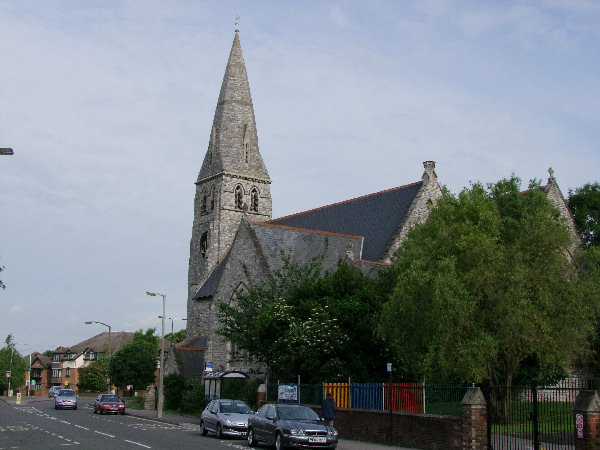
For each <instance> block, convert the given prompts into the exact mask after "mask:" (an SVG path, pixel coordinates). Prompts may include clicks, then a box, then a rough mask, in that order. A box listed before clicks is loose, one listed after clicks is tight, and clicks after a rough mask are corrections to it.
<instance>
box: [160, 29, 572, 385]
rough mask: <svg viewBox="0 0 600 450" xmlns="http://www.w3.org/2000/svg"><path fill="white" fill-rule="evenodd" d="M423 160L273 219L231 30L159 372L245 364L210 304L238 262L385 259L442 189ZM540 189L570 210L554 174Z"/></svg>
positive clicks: (263, 265) (221, 369)
mask: <svg viewBox="0 0 600 450" xmlns="http://www.w3.org/2000/svg"><path fill="white" fill-rule="evenodd" d="M423 166H424V170H423V172H422V175H421V178H420V179H417V180H416V181H414V182H411V183H408V184H404V185H402V186H400V187H395V188H391V189H388V190H385V191H381V192H377V193H373V194H369V195H364V196H360V197H357V198H353V199H350V200H347V201H343V202H339V203H335V204H332V205H327V206H323V207H321V208H316V209H313V210H310V211H305V212H299V213H297V214H293V215H290V216H286V217H282V218H279V219H272V217H271V211H272V206H271V205H272V204H271V193H270V185H271V180H270V178H269V173H268V171H267V168H266V165H265V162H264V161H263V159H262V157H261V154H260V150H259V145H258V137H257V130H256V121H255V117H254V109H253V106H252V97H251V95H250V86H249V83H248V76H247V73H246V66H245V63H244V58H243V54H242V48H241V45H240V38H239V32H238V31H237V30H236V32H235V36H234V40H233V45H232V48H231V52H230V55H229V60H228V62H227V66H226V68H225V75H224V77H223V82H222V85H221V91H220V94H219V99H218V102H217V106H216V110H215V116H214V120H213V124H212V127H211V129H210V137H209V141H208V149H207V151H206V155H205V157H204V161H203V163H202V167H201V168H200V172H199V175H198V179H197V180H196V195H195V200H194V223H193V228H192V237H191V242H190V259H189V273H188V299H187V329H186V335H187V341H186V342H185V343H183V344H181V345H179V346H178V347H177V348H175V349H174V351H171V352H169V355H168V359H167V363H166V372H167V373H170V372H175V371H177V372H179V373H181V374H182V375H184V376H185V377H186V378H192V377H193V378H201V377H205V378H210V377H212V376H214V375H217V374H221V375H222V374H227V373H229V372H241V373H248V372H249V371H250V370H251V369H252V367H251V366H250V363H249V362H243V361H244V359H243V358H241V359H240V358H236V359H234V358H232V356H233V355H234V354H236V349H235V348H233V346H232V345H231V343H228V342H226V341H225V340H224V339H223V338H222V337H221V336H219V335H218V334H216V333H215V331H216V330H217V329H218V327H219V321H218V317H217V313H218V308H217V304H218V303H219V302H226V303H228V302H231V301H233V300H235V297H236V295H237V294H238V293H240V292H243V291H244V290H245V289H247V286H246V278H247V277H246V275H245V273H244V270H243V267H242V263H245V264H246V266H247V268H248V270H249V273H250V275H251V277H252V279H253V280H255V281H259V282H260V281H266V280H268V279H269V278H270V277H271V275H272V273H273V272H274V271H276V270H277V269H279V268H280V267H281V266H282V260H281V256H280V252H281V251H282V250H283V251H285V252H287V253H289V254H290V255H292V259H294V260H295V261H297V262H300V263H302V262H308V261H310V260H311V259H312V258H313V257H315V256H317V255H319V254H322V253H323V251H324V250H325V249H326V253H325V256H324V261H323V267H324V269H325V270H327V269H335V267H336V266H337V263H338V260H339V259H340V258H343V259H345V260H346V261H348V262H350V263H352V264H355V265H356V266H357V267H359V268H360V269H361V270H362V271H363V272H364V273H370V272H373V271H376V270H377V268H378V267H381V266H382V265H388V264H389V263H390V262H391V259H392V256H393V255H394V253H395V252H396V251H397V250H398V248H399V246H400V243H401V242H402V240H403V239H404V237H405V236H406V234H407V233H408V231H409V230H410V228H411V227H412V226H414V225H415V224H418V223H421V222H423V221H425V220H426V219H427V217H428V215H429V211H430V208H431V206H432V205H434V204H435V203H436V201H437V199H438V198H439V197H440V196H441V194H442V190H441V188H440V185H439V184H438V180H437V175H436V172H435V162H433V161H425V162H424V163H423ZM415 169H417V168H415ZM544 189H545V190H546V191H547V192H548V193H549V196H550V198H551V199H552V200H553V201H554V202H555V204H556V205H557V206H559V208H560V209H561V211H563V213H564V214H565V215H567V216H568V217H569V218H570V214H569V212H568V209H567V208H566V203H565V201H564V198H563V196H562V193H561V192H560V190H559V188H558V186H557V184H556V181H555V179H554V177H553V175H552V173H551V175H550V179H549V180H548V185H547V186H546V187H545V188H544ZM571 224H572V220H571ZM573 232H574V227H573ZM240 361H242V362H240Z"/></svg>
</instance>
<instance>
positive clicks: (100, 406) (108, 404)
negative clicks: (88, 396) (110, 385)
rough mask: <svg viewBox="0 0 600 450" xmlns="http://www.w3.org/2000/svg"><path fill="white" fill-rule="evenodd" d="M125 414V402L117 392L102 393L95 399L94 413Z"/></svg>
mask: <svg viewBox="0 0 600 450" xmlns="http://www.w3.org/2000/svg"><path fill="white" fill-rule="evenodd" d="M98 412H99V413H100V414H104V413H107V414H125V403H123V402H122V401H121V399H120V398H119V396H118V395H116V394H100V395H99V396H98V397H96V400H95V401H94V414H96V413H98Z"/></svg>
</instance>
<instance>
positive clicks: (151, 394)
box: [144, 384, 156, 411]
mask: <svg viewBox="0 0 600 450" xmlns="http://www.w3.org/2000/svg"><path fill="white" fill-rule="evenodd" d="M144 409H148V410H152V411H155V410H156V393H155V391H154V385H153V384H151V385H149V386H148V387H147V388H146V401H145V402H144Z"/></svg>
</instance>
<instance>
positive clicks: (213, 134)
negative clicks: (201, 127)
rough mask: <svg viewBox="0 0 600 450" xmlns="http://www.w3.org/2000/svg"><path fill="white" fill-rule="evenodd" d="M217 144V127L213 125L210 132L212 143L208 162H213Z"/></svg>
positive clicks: (209, 148) (209, 145)
mask: <svg viewBox="0 0 600 450" xmlns="http://www.w3.org/2000/svg"><path fill="white" fill-rule="evenodd" d="M216 145H217V127H215V126H213V127H212V131H211V133H210V143H209V144H208V163H209V164H212V162H213V157H214V155H215V147H216Z"/></svg>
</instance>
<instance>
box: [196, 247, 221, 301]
mask: <svg viewBox="0 0 600 450" xmlns="http://www.w3.org/2000/svg"><path fill="white" fill-rule="evenodd" d="M228 258H229V252H227V256H225V258H223V260H222V261H221V262H220V263H219V264H217V266H216V267H215V268H214V269H213V271H212V272H211V273H210V275H209V276H208V278H207V279H206V281H205V282H204V283H203V284H202V286H200V289H198V291H197V292H196V294H195V295H194V297H193V298H194V300H198V299H199V298H205V297H210V296H211V295H213V294H214V292H215V289H217V285H218V284H219V280H220V279H221V275H222V274H223V269H224V268H225V265H226V264H227V259H228Z"/></svg>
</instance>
